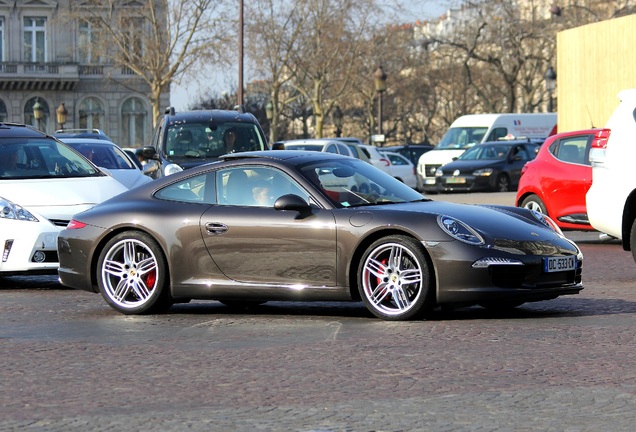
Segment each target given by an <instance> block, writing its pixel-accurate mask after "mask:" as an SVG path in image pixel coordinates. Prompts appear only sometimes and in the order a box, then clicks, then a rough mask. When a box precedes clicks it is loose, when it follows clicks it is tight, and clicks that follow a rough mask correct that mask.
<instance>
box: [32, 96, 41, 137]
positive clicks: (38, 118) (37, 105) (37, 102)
mask: <svg viewBox="0 0 636 432" xmlns="http://www.w3.org/2000/svg"><path fill="white" fill-rule="evenodd" d="M33 117H34V118H35V120H36V121H37V124H38V125H37V126H38V129H39V130H42V117H44V108H43V107H42V104H40V99H36V100H35V103H34V104H33Z"/></svg>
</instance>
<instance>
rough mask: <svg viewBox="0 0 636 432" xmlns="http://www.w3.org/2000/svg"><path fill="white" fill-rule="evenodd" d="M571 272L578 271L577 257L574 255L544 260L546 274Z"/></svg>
mask: <svg viewBox="0 0 636 432" xmlns="http://www.w3.org/2000/svg"><path fill="white" fill-rule="evenodd" d="M570 270H576V257H575V256H574V255H570V256H564V257H548V258H543V271H544V272H545V273H552V272H561V271H570Z"/></svg>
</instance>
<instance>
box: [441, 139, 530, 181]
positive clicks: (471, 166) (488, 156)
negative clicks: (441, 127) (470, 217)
mask: <svg viewBox="0 0 636 432" xmlns="http://www.w3.org/2000/svg"><path fill="white" fill-rule="evenodd" d="M541 142H542V141H528V140H513V141H493V142H486V143H482V144H477V145H475V146H473V147H471V148H469V149H468V150H466V151H465V152H464V153H462V154H461V155H460V156H459V157H458V158H456V159H455V160H454V161H453V162H451V163H448V164H446V165H443V166H442V167H441V168H438V169H437V172H436V173H435V178H436V179H437V191H438V192H459V191H461V192H476V191H496V192H508V191H511V190H515V189H516V188H517V185H518V184H519V178H520V177H521V169H522V168H523V166H524V165H525V164H526V162H528V161H530V160H532V159H534V158H535V157H536V155H537V152H538V151H539V147H540V146H541Z"/></svg>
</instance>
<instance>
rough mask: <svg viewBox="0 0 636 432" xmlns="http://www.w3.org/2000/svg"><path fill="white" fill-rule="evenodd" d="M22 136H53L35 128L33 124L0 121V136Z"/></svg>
mask: <svg viewBox="0 0 636 432" xmlns="http://www.w3.org/2000/svg"><path fill="white" fill-rule="evenodd" d="M23 137H34V138H42V137H48V138H51V139H52V138H53V137H51V136H50V135H48V134H46V133H44V132H42V131H39V130H37V129H35V128H34V127H33V126H30V125H25V124H21V123H9V122H5V123H0V138H23Z"/></svg>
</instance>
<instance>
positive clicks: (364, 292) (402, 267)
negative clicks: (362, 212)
mask: <svg viewBox="0 0 636 432" xmlns="http://www.w3.org/2000/svg"><path fill="white" fill-rule="evenodd" d="M430 268H431V266H430V264H429V261H428V259H427V257H426V256H425V251H424V250H423V248H422V246H421V245H420V244H419V243H418V242H417V241H415V240H414V239H413V238H411V237H407V236H402V235H392V236H387V237H384V238H381V239H379V240H377V241H375V242H374V243H373V244H371V246H369V247H368V248H367V250H366V251H365V253H364V255H363V256H362V259H361V260H360V264H359V265H358V291H359V292H360V296H361V297H362V301H363V302H364V304H365V306H366V307H367V309H369V311H370V312H371V313H372V314H374V315H375V316H376V317H378V318H381V319H384V320H388V321H403V320H408V319H413V318H419V317H421V316H423V315H424V314H425V313H426V312H427V311H429V310H430V309H432V307H433V305H434V301H435V293H434V287H433V286H432V283H431V281H432V277H431V270H430Z"/></svg>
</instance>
